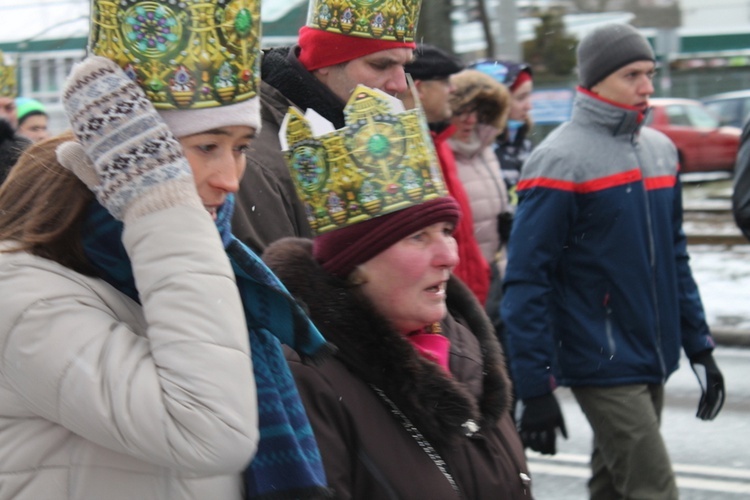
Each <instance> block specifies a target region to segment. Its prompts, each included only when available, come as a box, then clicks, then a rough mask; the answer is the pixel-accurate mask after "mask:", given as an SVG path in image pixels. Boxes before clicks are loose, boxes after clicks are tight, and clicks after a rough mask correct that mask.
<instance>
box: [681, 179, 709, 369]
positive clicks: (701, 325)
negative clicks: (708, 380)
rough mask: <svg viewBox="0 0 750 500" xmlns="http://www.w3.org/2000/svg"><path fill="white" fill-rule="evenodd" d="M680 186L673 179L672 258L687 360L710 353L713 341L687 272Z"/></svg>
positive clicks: (695, 290) (694, 286) (693, 283)
mask: <svg viewBox="0 0 750 500" xmlns="http://www.w3.org/2000/svg"><path fill="white" fill-rule="evenodd" d="M682 219H683V209H682V183H681V182H680V179H679V177H677V180H676V184H675V196H674V214H673V221H674V222H673V224H674V255H675V260H676V262H675V264H676V268H677V279H678V294H679V297H678V299H679V304H680V331H681V335H682V346H683V348H684V349H685V353H686V354H687V355H688V356H692V355H693V354H695V353H697V352H700V351H704V350H706V349H712V348H713V347H714V346H715V343H714V340H713V338H712V337H711V333H710V332H709V329H708V323H707V322H706V313H705V310H704V308H703V301H702V300H701V296H700V292H699V291H698V285H697V284H696V283H695V279H694V278H693V271H692V270H691V269H690V256H689V254H688V249H687V236H686V235H685V231H684V230H683V228H682Z"/></svg>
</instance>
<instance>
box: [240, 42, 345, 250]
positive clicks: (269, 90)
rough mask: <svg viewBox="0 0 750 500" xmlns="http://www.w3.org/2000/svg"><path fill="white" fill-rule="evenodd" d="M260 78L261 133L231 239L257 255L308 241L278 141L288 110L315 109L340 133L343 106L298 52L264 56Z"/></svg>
mask: <svg viewBox="0 0 750 500" xmlns="http://www.w3.org/2000/svg"><path fill="white" fill-rule="evenodd" d="M261 73H262V75H263V76H262V78H263V81H262V83H261V89H260V95H261V97H260V101H261V108H260V112H261V130H260V133H259V134H258V136H257V137H256V138H255V140H253V142H252V144H251V145H250V149H249V150H248V152H247V155H246V156H247V171H246V172H245V175H244V177H243V178H242V181H241V182H240V189H239V192H238V193H237V205H236V207H235V211H234V218H233V219H232V232H233V233H234V235H235V236H237V237H238V238H239V239H240V240H242V241H243V242H244V243H245V244H247V245H248V246H249V247H250V248H252V249H253V250H255V251H256V252H257V253H262V252H263V250H264V249H265V248H266V247H267V246H268V245H269V244H271V243H272V242H274V241H276V240H278V239H280V238H283V237H286V236H301V237H308V238H309V237H312V231H311V229H310V225H309V223H308V221H307V216H306V214H305V208H304V206H303V204H302V202H300V200H299V197H298V196H297V192H296V191H295V189H294V183H293V182H292V178H291V175H290V173H289V167H288V166H287V162H286V160H285V159H284V155H283V154H282V152H281V144H280V142H279V130H280V129H281V122H282V121H283V120H284V116H285V115H286V113H287V111H289V107H290V106H296V107H297V108H299V109H300V110H301V111H302V112H304V111H305V110H307V108H313V109H314V110H315V111H317V112H318V113H319V114H320V115H322V116H323V117H324V118H326V119H327V120H329V121H331V122H332V123H333V125H334V126H335V127H336V128H341V127H343V126H344V105H345V103H344V102H343V101H342V100H341V99H340V98H339V97H338V96H336V95H335V94H334V93H333V92H331V91H330V90H329V89H328V87H326V86H325V85H323V84H322V83H321V82H320V81H319V80H318V79H317V78H315V77H314V76H313V75H312V73H310V72H309V71H307V70H306V69H305V68H304V66H302V64H301V63H300V62H299V61H298V60H297V47H291V48H290V47H284V48H277V49H270V50H268V51H266V52H265V53H264V55H263V60H262V63H261Z"/></svg>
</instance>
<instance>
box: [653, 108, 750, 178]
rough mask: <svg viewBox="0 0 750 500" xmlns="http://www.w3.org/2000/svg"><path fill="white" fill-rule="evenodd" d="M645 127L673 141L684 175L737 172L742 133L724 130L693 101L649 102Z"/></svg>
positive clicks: (715, 119)
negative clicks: (724, 171)
mask: <svg viewBox="0 0 750 500" xmlns="http://www.w3.org/2000/svg"><path fill="white" fill-rule="evenodd" d="M649 103H650V105H651V111H650V112H649V114H648V116H647V117H646V121H645V122H644V123H645V125H648V126H649V127H653V128H655V129H656V130H659V131H661V132H663V133H664V134H665V135H666V136H667V137H669V138H670V139H672V142H674V144H675V146H677V152H678V153H679V155H680V166H681V172H709V171H714V170H727V171H731V170H734V161H735V158H736V157H737V149H738V148H739V143H740V134H741V133H742V130H740V129H739V128H737V127H730V126H724V127H722V126H720V125H719V120H718V119H717V118H716V117H715V116H714V115H713V114H711V112H710V111H708V110H707V109H706V108H705V106H704V105H703V104H702V103H701V102H700V101H696V100H693V99H677V98H674V99H673V98H654V99H649Z"/></svg>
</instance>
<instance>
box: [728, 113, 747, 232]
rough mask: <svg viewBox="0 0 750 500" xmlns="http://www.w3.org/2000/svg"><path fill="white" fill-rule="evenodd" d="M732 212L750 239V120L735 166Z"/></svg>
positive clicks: (744, 131)
mask: <svg viewBox="0 0 750 500" xmlns="http://www.w3.org/2000/svg"><path fill="white" fill-rule="evenodd" d="M732 212H733V213H734V220H735V221H736V222H737V226H738V227H739V228H740V230H742V233H743V234H744V235H745V237H746V238H747V239H750V121H748V122H747V123H745V128H744V129H743V130H742V138H741V140H740V149H739V151H738V152H737V162H736V164H735V167H734V190H733V192H732Z"/></svg>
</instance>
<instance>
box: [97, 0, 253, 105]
mask: <svg viewBox="0 0 750 500" xmlns="http://www.w3.org/2000/svg"><path fill="white" fill-rule="evenodd" d="M92 19H93V23H92V29H91V36H90V38H89V50H90V51H91V52H93V53H94V54H97V55H100V56H104V57H107V58H109V59H112V60H113V61H115V62H116V63H118V64H119V65H120V66H121V67H122V68H123V69H124V70H125V72H126V73H127V74H128V75H129V76H130V77H131V78H133V80H135V81H137V82H138V84H139V85H141V87H143V89H144V90H145V92H146V95H147V96H148V98H149V100H151V102H152V103H153V104H154V106H155V107H156V108H157V109H199V108H211V107H216V106H223V105H226V104H234V103H237V102H241V101H245V100H247V99H251V98H253V97H255V96H256V95H257V93H258V86H259V80H260V45H259V42H260V28H261V24H260V0H93V8H92Z"/></svg>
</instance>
